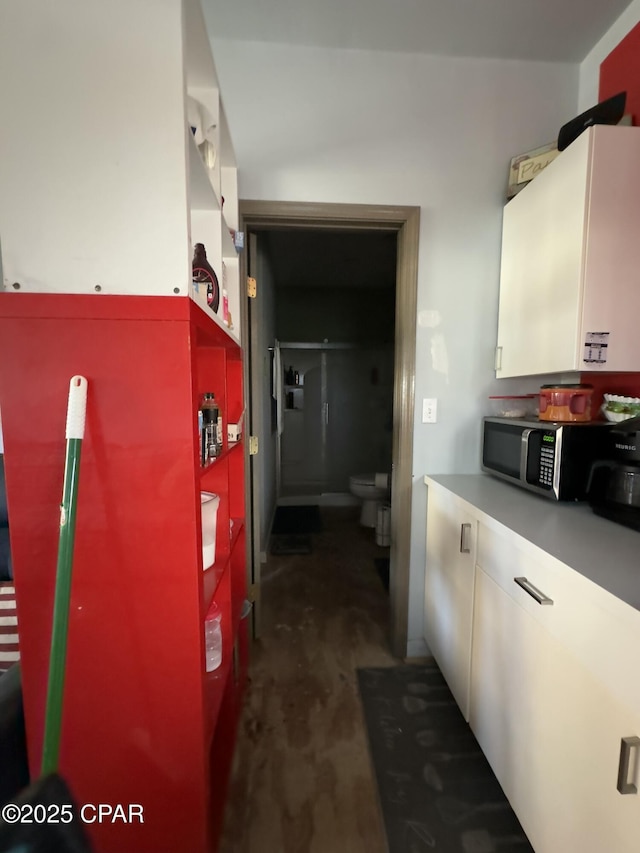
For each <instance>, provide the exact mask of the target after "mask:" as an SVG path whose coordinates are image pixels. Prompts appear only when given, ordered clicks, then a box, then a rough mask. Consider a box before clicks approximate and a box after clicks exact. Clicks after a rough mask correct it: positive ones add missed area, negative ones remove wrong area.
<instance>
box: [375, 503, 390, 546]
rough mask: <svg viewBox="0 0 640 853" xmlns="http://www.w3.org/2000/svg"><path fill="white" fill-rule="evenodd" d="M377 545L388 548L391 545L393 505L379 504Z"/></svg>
mask: <svg viewBox="0 0 640 853" xmlns="http://www.w3.org/2000/svg"><path fill="white" fill-rule="evenodd" d="M376 545H382V547H383V548H388V547H389V546H390V545H391V505H390V504H379V506H378V517H377V519H376Z"/></svg>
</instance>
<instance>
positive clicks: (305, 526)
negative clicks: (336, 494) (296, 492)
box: [271, 504, 322, 536]
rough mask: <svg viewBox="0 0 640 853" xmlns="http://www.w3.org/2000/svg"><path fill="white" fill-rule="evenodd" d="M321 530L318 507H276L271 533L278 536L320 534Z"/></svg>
mask: <svg viewBox="0 0 640 853" xmlns="http://www.w3.org/2000/svg"><path fill="white" fill-rule="evenodd" d="M321 530H322V519H321V518H320V507H318V506H317V505H314V504H312V505H310V506H279V507H277V509H276V514H275V518H274V519H273V527H272V529H271V533H272V534H273V535H274V536H280V535H281V534H283V533H320V531H321Z"/></svg>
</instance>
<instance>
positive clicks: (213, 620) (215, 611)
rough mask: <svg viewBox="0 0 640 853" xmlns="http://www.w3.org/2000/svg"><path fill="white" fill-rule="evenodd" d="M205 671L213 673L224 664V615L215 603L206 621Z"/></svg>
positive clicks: (212, 603)
mask: <svg viewBox="0 0 640 853" xmlns="http://www.w3.org/2000/svg"><path fill="white" fill-rule="evenodd" d="M204 648H205V669H206V671H207V672H213V670H214V669H217V668H218V667H219V666H220V664H221V663H222V613H221V612H220V608H219V607H218V605H217V604H216V602H215V601H213V602H211V607H210V608H209V610H208V612H207V617H206V619H205V621H204Z"/></svg>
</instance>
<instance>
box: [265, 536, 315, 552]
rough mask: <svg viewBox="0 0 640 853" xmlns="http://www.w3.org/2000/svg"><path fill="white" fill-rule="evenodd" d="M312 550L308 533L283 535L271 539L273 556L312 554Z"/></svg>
mask: <svg viewBox="0 0 640 853" xmlns="http://www.w3.org/2000/svg"><path fill="white" fill-rule="evenodd" d="M312 550H313V548H312V544H311V536H310V535H309V534H308V533H281V534H280V535H278V536H272V537H271V553H272V554H310V553H311V551H312Z"/></svg>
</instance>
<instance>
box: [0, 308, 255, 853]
mask: <svg viewBox="0 0 640 853" xmlns="http://www.w3.org/2000/svg"><path fill="white" fill-rule="evenodd" d="M241 357H242V353H241V350H240V348H239V346H238V345H237V343H236V342H235V341H233V340H232V339H231V338H230V337H229V336H228V335H227V334H226V333H225V332H224V330H222V329H220V328H219V326H218V325H217V324H216V323H214V322H213V321H212V320H211V319H210V318H208V317H207V316H206V314H205V313H204V312H203V311H202V309H200V307H199V306H197V305H196V304H195V303H193V302H192V300H191V299H188V298H186V297H137V296H130V297H126V296H104V295H95V296H88V295H77V296H74V295H63V294H26V293H2V294H0V363H2V365H3V369H2V370H1V371H0V399H1V401H2V424H3V436H4V444H5V472H6V484H7V501H8V511H9V516H10V518H11V544H12V555H13V565H14V574H15V587H16V598H17V606H18V618H19V624H20V646H21V669H22V683H23V697H24V707H25V719H26V727H27V739H28V744H29V761H30V766H31V772H32V775H33V777H34V778H35V777H36V776H37V775H38V772H39V766H40V754H41V749H42V733H43V730H44V710H45V703H46V695H45V694H46V684H47V669H48V650H49V645H50V636H51V619H52V610H53V589H54V580H55V567H56V558H57V545H58V533H59V505H60V499H61V495H62V481H63V472H64V456H65V437H64V425H65V419H66V406H67V396H68V389H69V381H70V379H71V377H72V376H74V375H76V374H82V375H84V376H86V377H87V380H88V397H87V416H86V431H85V438H84V441H83V445H82V453H81V462H80V475H79V492H78V510H77V524H76V537H75V548H74V563H73V579H72V599H71V612H70V624H69V642H68V651H67V665H66V681H65V704H64V718H63V731H62V741H61V757H60V772H61V773H62V775H63V776H64V777H65V779H67V781H68V782H69V784H70V786H71V789H72V790H73V792H74V795H75V798H76V800H77V801H78V802H89V803H90V802H93V803H100V802H112V803H117V802H120V803H125V802H132V803H143V804H144V818H145V821H144V824H142V825H137V826H133V825H125V826H122V825H117V824H114V825H111V824H97V823H96V824H93V825H91V826H90V827H88V830H89V832H90V834H91V838H92V842H93V844H94V847H95V850H96V853H122V851H123V850H131V851H133V850H135V851H136V853H158V851H164V850H169V849H171V850H185V851H186V850H188V851H189V853H210V852H211V851H212V850H215V848H216V835H215V831H216V830H215V827H216V826H218V824H217V823H216V820H217V818H216V819H215V820H214V819H213V817H212V814H211V809H212V803H211V800H210V786H211V779H212V778H218V777H219V778H220V779H222V781H223V782H224V784H226V782H225V781H224V779H223V778H222V777H224V774H225V773H227V772H228V765H229V750H231V751H232V750H233V743H232V742H231V743H229V742H228V740H227V739H225V738H224V737H222V736H221V734H220V731H219V730H218V728H217V726H218V724H220V725H223V728H224V729H225V731H226V732H227V733H230V732H233V731H235V728H234V727H235V726H236V724H237V719H233V716H234V715H236V716H237V714H239V712H240V704H241V696H242V690H243V685H244V680H245V678H246V666H247V655H248V643H247V641H246V638H245V637H244V636H241V635H243V630H244V626H245V625H246V621H245V622H243V623H240V622H239V618H238V614H239V606H240V604H241V598H240V597H241V596H242V598H244V596H245V594H246V555H245V550H246V548H245V542H246V539H245V532H244V521H243V518H244V511H245V510H244V503H245V494H244V452H242V451H241V450H239V447H240V445H241V443H238V444H237V445H234V446H233V447H227V448H226V449H225V451H224V453H223V454H222V455H221V457H220V458H219V459H218V460H216V462H215V463H213V464H212V465H211V466H209V467H208V468H207V469H205V470H204V471H201V470H200V465H199V455H198V453H199V448H198V446H197V445H198V434H197V409H198V406H199V401H200V396H201V394H202V393H203V391H205V390H209V388H211V390H213V391H215V393H216V396H217V397H218V395H219V397H220V400H221V403H222V408H223V412H225V411H227V410H229V411H235V410H236V409H237V410H239V411H241V410H242V407H241V406H240V408H238V404H239V401H241V400H242V398H243V389H242V370H241V366H242V360H241ZM225 423H226V422H225ZM201 490H204V491H214V492H216V493H217V494H219V495H220V506H219V508H218V515H217V532H216V536H217V539H216V562H215V564H214V566H213V567H211V568H210V569H207V570H206V571H203V569H202V536H201V529H200V528H201V524H200V494H199V493H200V491H201ZM230 518H233V519H234V525H233V528H232V529H230V527H229V519H230ZM214 597H215V598H216V601H218V602H219V603H221V606H222V608H223V663H222V665H221V668H220V670H219V671H216V673H206V672H205V662H204V616H205V613H206V610H207V608H208V606H209V603H210V601H211V599H212V598H214ZM235 649H238V651H237V652H235V651H234V650H235ZM236 658H237V659H238V662H237V663H236V662H235V660H236ZM229 715H231V716H229ZM97 768H99V772H97ZM212 827H213V829H212Z"/></svg>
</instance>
